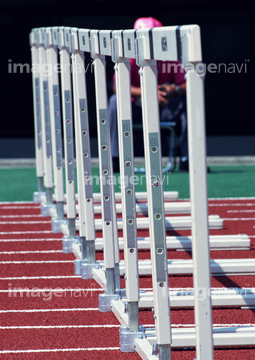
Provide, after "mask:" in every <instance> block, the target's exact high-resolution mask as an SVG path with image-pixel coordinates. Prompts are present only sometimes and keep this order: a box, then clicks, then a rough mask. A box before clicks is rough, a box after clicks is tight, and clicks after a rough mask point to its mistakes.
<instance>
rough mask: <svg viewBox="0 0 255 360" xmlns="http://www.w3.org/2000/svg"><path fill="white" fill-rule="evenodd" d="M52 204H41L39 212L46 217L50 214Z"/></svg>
mask: <svg viewBox="0 0 255 360" xmlns="http://www.w3.org/2000/svg"><path fill="white" fill-rule="evenodd" d="M54 207H55V205H54V204H47V203H45V204H41V214H42V216H45V217H48V216H51V209H52V208H54Z"/></svg>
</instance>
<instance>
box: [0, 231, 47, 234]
mask: <svg viewBox="0 0 255 360" xmlns="http://www.w3.org/2000/svg"><path fill="white" fill-rule="evenodd" d="M14 234H17V235H22V234H52V231H51V230H40V231H1V232H0V235H14Z"/></svg>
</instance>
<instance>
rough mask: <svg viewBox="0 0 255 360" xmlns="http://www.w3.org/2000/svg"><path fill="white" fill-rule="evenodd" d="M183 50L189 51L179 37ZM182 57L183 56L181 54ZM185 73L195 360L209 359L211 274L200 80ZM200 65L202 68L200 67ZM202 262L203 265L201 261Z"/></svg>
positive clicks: (201, 84) (202, 85)
mask: <svg viewBox="0 0 255 360" xmlns="http://www.w3.org/2000/svg"><path fill="white" fill-rule="evenodd" d="M182 42H183V45H182V46H183V48H184V47H186V49H188V48H189V41H188V37H187V36H186V37H185V36H184V37H183V40H182ZM184 54H185V53H184ZM191 65H194V69H193V70H189V71H187V110H188V145H189V168H190V171H189V172H190V199H191V215H192V257H193V264H194V265H193V266H194V270H193V279H194V280H193V281H194V291H196V294H201V296H199V295H198V296H196V297H195V322H196V356H197V360H202V359H208V360H211V359H213V358H214V357H213V336H212V307H211V297H210V296H209V294H210V288H211V274H210V251H209V230H208V204H207V202H208V200H207V199H208V196H207V176H206V174H207V165H206V150H205V149H206V144H205V141H206V140H205V139H206V138H205V120H204V119H205V110H204V84H203V77H202V76H200V75H199V74H198V73H197V71H196V70H195V69H196V65H197V64H195V63H194V64H192V63H191ZM201 65H202V64H201ZM201 259H203V261H201Z"/></svg>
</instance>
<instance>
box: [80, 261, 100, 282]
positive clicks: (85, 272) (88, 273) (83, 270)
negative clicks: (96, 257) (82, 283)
mask: <svg viewBox="0 0 255 360" xmlns="http://www.w3.org/2000/svg"><path fill="white" fill-rule="evenodd" d="M100 267H101V266H100V265H99V264H98V263H94V264H89V263H88V261H84V260H83V261H81V264H80V275H81V278H82V279H83V280H89V279H93V270H94V269H100Z"/></svg>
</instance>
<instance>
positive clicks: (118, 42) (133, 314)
mask: <svg viewBox="0 0 255 360" xmlns="http://www.w3.org/2000/svg"><path fill="white" fill-rule="evenodd" d="M122 33H123V31H113V34H112V36H113V37H112V39H111V41H112V60H113V61H114V62H115V66H114V68H115V79H116V97H117V109H118V113H117V118H118V139H119V155H120V156H119V159H120V179H121V194H122V219H123V241H124V258H125V284H126V295H127V302H128V309H127V310H128V319H129V323H128V325H129V331H130V332H138V331H139V308H138V301H139V274H138V249H137V228H136V199H135V185H134V181H133V180H134V152H133V121H132V108H131V90H130V89H131V84H130V61H129V58H125V57H124V53H123V49H124V44H123V38H122ZM101 39H102V41H101V43H102V44H103V43H104V42H106V41H107V36H104V34H103V32H102V37H101V33H100V40H101ZM133 48H134V46H133ZM125 331H126V329H125Z"/></svg>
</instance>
